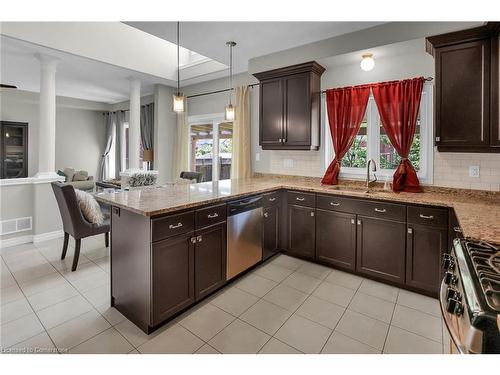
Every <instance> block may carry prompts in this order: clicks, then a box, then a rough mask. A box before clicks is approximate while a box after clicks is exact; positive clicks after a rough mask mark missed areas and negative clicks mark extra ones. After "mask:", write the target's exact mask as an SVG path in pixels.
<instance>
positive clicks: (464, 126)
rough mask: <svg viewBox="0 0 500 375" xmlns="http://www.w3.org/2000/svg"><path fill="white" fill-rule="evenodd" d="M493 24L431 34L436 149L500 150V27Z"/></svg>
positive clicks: (428, 40) (429, 40)
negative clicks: (499, 94) (498, 44)
mask: <svg viewBox="0 0 500 375" xmlns="http://www.w3.org/2000/svg"><path fill="white" fill-rule="evenodd" d="M492 24H496V23H489V24H488V25H485V26H481V27H478V28H474V29H469V30H462V31H458V32H453V33H448V34H443V35H436V36H432V37H428V38H427V51H428V52H430V53H431V54H432V55H433V56H434V59H435V70H436V73H435V74H436V77H435V79H436V80H435V90H436V91H435V92H436V95H435V127H436V131H435V144H436V146H437V147H438V151H449V152H500V147H496V146H499V134H498V126H499V125H498V111H499V107H498V85H499V82H498V80H497V79H496V78H495V77H497V75H498V73H497V70H498V67H497V65H498V46H497V44H496V43H498V31H497V34H496V37H495V33H494V32H493V31H492V30H493V29H494V28H495V27H494V26H493V25H492ZM496 29H497V30H498V27H497V28H496ZM495 38H496V41H495Z"/></svg>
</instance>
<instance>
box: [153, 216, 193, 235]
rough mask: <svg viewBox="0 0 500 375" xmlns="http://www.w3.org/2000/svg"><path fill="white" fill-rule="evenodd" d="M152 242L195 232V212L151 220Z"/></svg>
mask: <svg viewBox="0 0 500 375" xmlns="http://www.w3.org/2000/svg"><path fill="white" fill-rule="evenodd" d="M151 226H152V229H151V231H152V233H151V237H152V241H153V242H154V241H159V240H162V239H164V238H168V237H171V236H175V235H177V234H182V233H187V232H190V231H193V230H194V211H189V212H184V213H182V214H178V215H171V216H166V217H160V218H156V219H153V220H151Z"/></svg>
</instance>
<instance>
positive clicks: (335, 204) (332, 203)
mask: <svg viewBox="0 0 500 375" xmlns="http://www.w3.org/2000/svg"><path fill="white" fill-rule="evenodd" d="M358 203H359V199H351V198H345V197H339V196H338V195H319V194H318V197H317V207H318V208H322V209H323V210H332V211H340V212H348V213H356V211H357V210H356V207H357V205H358Z"/></svg>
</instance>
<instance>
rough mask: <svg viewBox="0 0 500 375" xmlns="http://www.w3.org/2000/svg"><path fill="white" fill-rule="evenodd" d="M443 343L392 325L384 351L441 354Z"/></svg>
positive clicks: (391, 352)
mask: <svg viewBox="0 0 500 375" xmlns="http://www.w3.org/2000/svg"><path fill="white" fill-rule="evenodd" d="M442 351H443V347H442V345H441V343H439V342H436V341H433V340H429V339H426V338H425V337H422V336H419V335H416V334H414V333H411V332H408V331H405V330H403V329H401V328H398V327H395V326H391V327H390V328H389V334H388V335H387V341H386V343H385V347H384V353H389V354H441V353H442Z"/></svg>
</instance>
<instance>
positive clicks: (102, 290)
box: [82, 284, 111, 307]
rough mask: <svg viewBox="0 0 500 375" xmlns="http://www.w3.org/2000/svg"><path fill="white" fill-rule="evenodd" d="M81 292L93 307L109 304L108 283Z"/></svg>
mask: <svg viewBox="0 0 500 375" xmlns="http://www.w3.org/2000/svg"><path fill="white" fill-rule="evenodd" d="M82 294H83V296H84V297H85V298H86V299H88V301H89V302H90V303H91V304H92V305H93V306H94V307H98V306H102V305H104V304H108V305H111V290H110V285H109V284H108V285H101V286H98V287H97V288H94V289H90V290H87V291H85V292H82Z"/></svg>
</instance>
